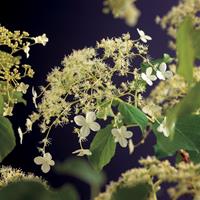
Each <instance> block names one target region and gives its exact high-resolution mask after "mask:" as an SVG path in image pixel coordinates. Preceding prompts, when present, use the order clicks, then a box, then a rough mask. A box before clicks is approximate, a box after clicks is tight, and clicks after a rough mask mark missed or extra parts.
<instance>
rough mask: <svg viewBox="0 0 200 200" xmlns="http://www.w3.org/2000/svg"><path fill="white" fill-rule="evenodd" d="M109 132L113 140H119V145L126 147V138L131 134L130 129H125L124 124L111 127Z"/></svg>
mask: <svg viewBox="0 0 200 200" xmlns="http://www.w3.org/2000/svg"><path fill="white" fill-rule="evenodd" d="M111 132H112V135H113V136H114V138H115V142H119V144H120V145H121V147H127V145H128V141H127V139H128V138H131V137H132V136H133V133H132V132H131V131H127V128H126V127H125V126H122V127H121V128H113V129H112V130H111Z"/></svg>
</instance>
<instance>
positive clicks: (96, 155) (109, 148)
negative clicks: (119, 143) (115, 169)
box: [88, 125, 116, 171]
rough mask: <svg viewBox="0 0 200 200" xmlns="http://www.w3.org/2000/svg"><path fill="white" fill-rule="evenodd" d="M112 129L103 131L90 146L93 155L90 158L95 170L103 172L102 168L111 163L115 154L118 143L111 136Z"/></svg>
mask: <svg viewBox="0 0 200 200" xmlns="http://www.w3.org/2000/svg"><path fill="white" fill-rule="evenodd" d="M111 129H112V126H111V125H108V126H107V127H106V128H104V129H101V130H100V131H99V132H98V133H97V134H96V135H95V137H94V139H93V141H92V143H91V145H90V151H91V152H92V155H91V156H89V157H88V158H89V161H90V162H91V164H92V166H93V167H94V169H96V170H97V171H100V170H102V168H103V167H104V166H105V165H107V164H108V163H109V162H110V160H111V158H112V157H113V156H114V154H115V149H116V143H115V142H114V138H113V136H112V134H111Z"/></svg>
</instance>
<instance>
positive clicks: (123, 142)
mask: <svg viewBox="0 0 200 200" xmlns="http://www.w3.org/2000/svg"><path fill="white" fill-rule="evenodd" d="M119 144H120V146H121V147H123V148H125V147H127V145H128V141H127V139H125V138H122V137H121V138H120V140H119Z"/></svg>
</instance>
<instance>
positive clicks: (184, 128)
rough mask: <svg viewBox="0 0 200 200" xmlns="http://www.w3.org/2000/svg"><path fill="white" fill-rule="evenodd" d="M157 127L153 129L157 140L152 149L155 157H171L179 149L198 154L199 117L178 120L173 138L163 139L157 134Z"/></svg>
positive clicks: (199, 151) (199, 144)
mask: <svg viewBox="0 0 200 200" xmlns="http://www.w3.org/2000/svg"><path fill="white" fill-rule="evenodd" d="M157 127H158V124H155V125H154V127H153V132H154V133H155V135H156V140H157V144H156V145H155V147H154V149H155V153H156V156H157V157H159V158H162V157H166V156H172V155H174V153H175V152H176V151H177V150H180V149H184V150H186V151H193V152H197V153H200V115H188V116H184V117H181V118H179V119H178V121H177V123H176V126H175V132H174V135H173V137H165V136H164V135H163V134H162V133H159V132H157Z"/></svg>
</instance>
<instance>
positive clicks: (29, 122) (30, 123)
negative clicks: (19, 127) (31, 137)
mask: <svg viewBox="0 0 200 200" xmlns="http://www.w3.org/2000/svg"><path fill="white" fill-rule="evenodd" d="M32 125H33V123H32V121H31V120H30V119H29V118H27V119H26V127H27V131H32Z"/></svg>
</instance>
